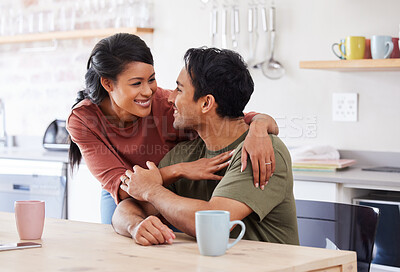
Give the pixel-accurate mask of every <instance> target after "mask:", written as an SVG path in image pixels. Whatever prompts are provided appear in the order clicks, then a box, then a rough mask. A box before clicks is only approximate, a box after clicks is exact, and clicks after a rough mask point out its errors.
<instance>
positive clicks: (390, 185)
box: [293, 167, 400, 191]
mask: <svg viewBox="0 0 400 272" xmlns="http://www.w3.org/2000/svg"><path fill="white" fill-rule="evenodd" d="M361 168H362V167H349V168H348V169H343V170H339V171H336V172H312V171H293V175H294V180H307V181H319V182H333V183H340V184H343V186H345V187H352V188H370V189H375V188H376V189H382V190H394V191H400V173H386V172H373V171H364V170H361Z"/></svg>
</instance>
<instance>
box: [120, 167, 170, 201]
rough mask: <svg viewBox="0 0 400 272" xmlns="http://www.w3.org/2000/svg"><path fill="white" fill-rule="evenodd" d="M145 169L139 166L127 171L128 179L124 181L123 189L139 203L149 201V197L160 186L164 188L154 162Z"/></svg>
mask: <svg viewBox="0 0 400 272" xmlns="http://www.w3.org/2000/svg"><path fill="white" fill-rule="evenodd" d="M146 165H147V167H148V168H149V169H148V170H147V169H144V168H142V167H140V166H138V165H135V166H134V167H133V172H132V171H131V170H126V172H125V175H126V176H127V177H128V178H127V179H124V180H122V178H121V181H122V184H121V189H122V190H124V191H125V192H127V193H128V194H129V195H130V196H132V197H133V198H135V199H136V200H139V201H147V195H148V194H149V193H150V192H151V191H152V190H153V189H155V188H157V187H158V186H162V183H163V180H162V177H161V174H160V171H159V170H158V168H157V166H156V165H155V164H154V162H149V161H148V162H146Z"/></svg>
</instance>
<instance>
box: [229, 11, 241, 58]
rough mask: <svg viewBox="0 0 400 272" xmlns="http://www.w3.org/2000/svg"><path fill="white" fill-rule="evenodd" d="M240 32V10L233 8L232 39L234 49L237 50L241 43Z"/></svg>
mask: <svg viewBox="0 0 400 272" xmlns="http://www.w3.org/2000/svg"><path fill="white" fill-rule="evenodd" d="M239 32H240V25H239V8H238V7H237V6H233V7H232V14H231V35H232V36H231V37H232V48H233V49H235V50H236V49H237V48H238V45H239V42H238V36H239Z"/></svg>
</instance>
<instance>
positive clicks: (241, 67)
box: [184, 47, 254, 118]
mask: <svg viewBox="0 0 400 272" xmlns="http://www.w3.org/2000/svg"><path fill="white" fill-rule="evenodd" d="M184 60H185V69H186V71H188V73H189V75H190V79H191V81H192V85H193V87H194V96H193V99H194V101H197V100H198V99H199V98H200V97H203V96H205V95H208V94H211V95H213V96H214V98H215V101H216V103H217V104H218V107H217V109H216V111H217V114H218V115H219V116H221V117H228V118H238V117H240V116H243V110H244V107H245V106H246V104H247V102H249V100H250V97H251V94H252V93H253V91H254V82H253V79H252V78H251V75H250V72H249V70H248V69H247V66H246V64H245V62H244V61H243V58H242V57H241V56H240V55H239V54H238V53H236V52H234V51H231V50H226V49H222V50H221V49H217V48H206V47H201V48H190V49H189V50H188V51H186V53H185V56H184Z"/></svg>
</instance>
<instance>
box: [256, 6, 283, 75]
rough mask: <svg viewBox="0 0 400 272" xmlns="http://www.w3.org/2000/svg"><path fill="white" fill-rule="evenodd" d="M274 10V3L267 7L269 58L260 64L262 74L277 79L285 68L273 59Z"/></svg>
mask: <svg viewBox="0 0 400 272" xmlns="http://www.w3.org/2000/svg"><path fill="white" fill-rule="evenodd" d="M275 16H276V11H275V5H274V3H273V4H272V6H271V7H270V9H269V19H270V29H271V31H270V50H271V51H270V54H271V55H270V58H269V60H266V61H264V62H263V63H262V65H261V70H262V72H263V74H264V75H265V76H266V77H268V78H270V79H279V78H281V77H282V76H283V75H284V74H285V68H284V67H283V65H282V64H281V63H279V62H278V61H277V60H275V59H274V51H275V38H276V17H275Z"/></svg>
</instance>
